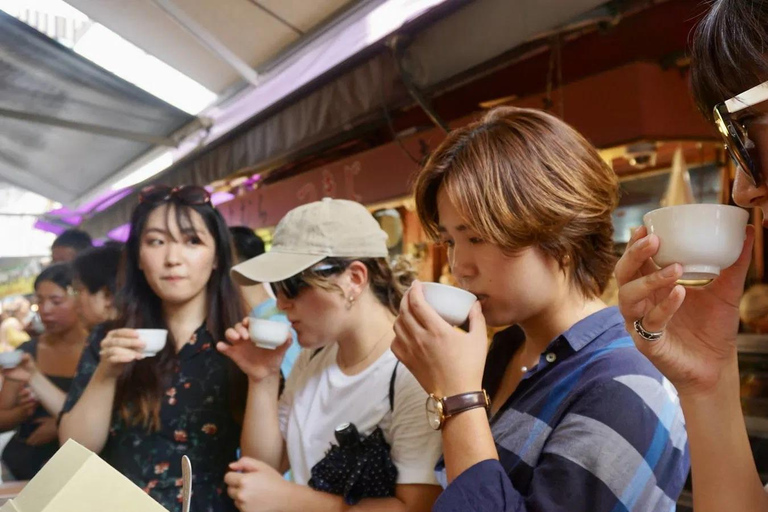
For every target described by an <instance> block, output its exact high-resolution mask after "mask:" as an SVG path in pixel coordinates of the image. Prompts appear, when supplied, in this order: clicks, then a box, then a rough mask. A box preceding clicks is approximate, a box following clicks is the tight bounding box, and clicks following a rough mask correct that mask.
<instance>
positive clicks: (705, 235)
mask: <svg viewBox="0 0 768 512" xmlns="http://www.w3.org/2000/svg"><path fill="white" fill-rule="evenodd" d="M748 220H749V212H747V211H746V210H744V209H742V208H737V207H735V206H726V205H720V204H686V205H681V206H669V207H667V208H661V209H658V210H654V211H652V212H648V213H646V214H645V215H644V216H643V223H644V224H645V227H646V228H647V229H648V234H649V235H650V234H654V235H656V236H658V237H659V252H658V253H657V254H656V256H654V257H653V261H654V263H656V265H658V266H659V267H661V268H664V267H667V266H669V265H672V264H674V263H679V264H680V265H682V266H683V276H682V279H686V280H688V279H690V280H698V279H714V278H716V277H717V276H719V275H720V271H721V270H722V269H725V268H728V267H730V266H731V265H733V264H734V263H736V260H737V259H739V255H740V254H741V250H742V247H743V245H744V238H745V236H746V228H747V221H748Z"/></svg>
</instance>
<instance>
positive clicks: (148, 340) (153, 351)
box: [136, 329, 168, 357]
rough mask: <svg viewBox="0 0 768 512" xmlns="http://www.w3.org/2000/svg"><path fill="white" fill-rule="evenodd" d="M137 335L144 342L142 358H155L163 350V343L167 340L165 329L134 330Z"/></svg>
mask: <svg viewBox="0 0 768 512" xmlns="http://www.w3.org/2000/svg"><path fill="white" fill-rule="evenodd" d="M136 332H137V333H139V339H140V340H141V341H143V342H144V350H143V351H142V354H144V357H153V356H156V355H157V353H158V352H160V351H161V350H163V347H165V342H166V340H167V339H168V330H167V329H136Z"/></svg>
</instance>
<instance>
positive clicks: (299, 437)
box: [279, 343, 442, 485]
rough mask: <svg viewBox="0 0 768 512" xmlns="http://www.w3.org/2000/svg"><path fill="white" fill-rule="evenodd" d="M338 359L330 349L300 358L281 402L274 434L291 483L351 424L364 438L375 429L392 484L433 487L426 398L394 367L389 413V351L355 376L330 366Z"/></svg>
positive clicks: (436, 443)
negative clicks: (282, 445) (279, 437)
mask: <svg viewBox="0 0 768 512" xmlns="http://www.w3.org/2000/svg"><path fill="white" fill-rule="evenodd" d="M337 352H338V346H337V345H336V344H335V343H334V344H333V345H329V346H327V347H325V348H324V349H323V350H322V351H320V352H318V353H317V354H316V355H315V356H314V357H312V354H313V351H310V350H303V351H302V353H301V354H300V355H299V357H298V359H297V360H296V365H295V366H294V367H293V370H292V371H291V374H290V376H289V377H288V381H287V382H286V385H285V390H284V392H283V395H282V397H281V399H280V409H279V410H280V430H281V431H282V434H283V438H284V439H285V442H286V447H287V450H288V460H289V461H290V464H291V473H292V474H293V479H294V481H295V482H297V483H299V484H302V485H306V484H307V483H308V482H309V479H310V478H311V476H312V475H311V471H312V467H314V465H315V464H317V463H318V462H319V461H320V460H322V459H323V457H325V454H326V452H327V451H328V449H329V448H330V446H331V444H337V443H336V438H335V437H334V430H335V429H336V427H337V426H339V425H341V424H342V423H354V425H355V426H356V427H357V430H358V431H359V432H360V434H362V435H369V434H370V433H371V432H373V431H374V430H375V429H376V427H377V426H379V427H381V430H382V431H383V433H384V438H385V439H386V440H387V442H388V443H389V445H390V447H391V452H390V453H391V456H392V462H393V463H394V464H395V466H396V467H397V470H398V476H397V483H398V484H434V485H437V479H436V478H435V472H434V470H435V464H436V463H437V460H438V458H439V457H440V454H441V451H442V440H441V437H440V433H439V432H437V431H435V430H432V428H430V426H429V423H428V422H427V417H426V413H425V408H424V407H425V404H426V401H427V393H426V392H425V391H424V390H423V389H422V388H421V386H420V385H419V383H418V382H417V381H416V379H415V378H414V377H413V375H411V372H409V371H408V369H407V368H406V367H405V366H404V365H402V364H400V365H398V366H397V375H396V377H395V392H394V410H393V411H390V407H389V385H390V381H391V379H392V372H393V370H394V369H395V363H396V362H397V359H396V358H395V355H394V354H393V353H392V351H391V350H387V352H385V353H384V354H382V356H381V357H379V359H378V360H377V361H376V362H374V363H373V364H372V365H371V366H369V367H368V368H366V369H365V370H363V371H362V372H361V373H359V374H357V375H353V376H348V375H345V374H344V373H343V372H342V371H341V369H340V368H339V366H338V365H337V364H336V354H337Z"/></svg>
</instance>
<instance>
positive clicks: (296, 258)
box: [230, 250, 327, 284]
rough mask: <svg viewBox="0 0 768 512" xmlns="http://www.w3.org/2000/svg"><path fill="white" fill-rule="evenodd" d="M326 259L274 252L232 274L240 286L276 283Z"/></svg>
mask: <svg viewBox="0 0 768 512" xmlns="http://www.w3.org/2000/svg"><path fill="white" fill-rule="evenodd" d="M326 257H327V256H325V255H318V254H298V253H291V252H279V251H274V250H273V251H270V252H267V253H264V254H262V255H260V256H256V257H255V258H251V259H250V260H246V261H244V262H242V263H239V264H237V265H235V266H234V267H232V270H231V272H230V273H231V275H232V279H234V280H235V281H236V282H238V283H239V284H253V283H276V282H278V281H282V280H283V279H288V278H289V277H293V276H295V275H296V274H298V273H300V272H303V271H304V270H307V269H308V268H309V267H311V266H312V265H314V264H316V263H319V262H321V261H323V260H324V259H325V258H326Z"/></svg>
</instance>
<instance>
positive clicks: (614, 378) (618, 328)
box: [433, 308, 690, 512]
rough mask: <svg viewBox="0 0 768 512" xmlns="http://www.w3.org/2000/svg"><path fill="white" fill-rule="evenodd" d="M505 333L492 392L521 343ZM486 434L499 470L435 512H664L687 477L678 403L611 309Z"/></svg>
mask: <svg viewBox="0 0 768 512" xmlns="http://www.w3.org/2000/svg"><path fill="white" fill-rule="evenodd" d="M512 329H513V330H512V331H509V332H507V333H502V337H504V336H507V337H509V336H510V333H511V334H512V335H514V334H515V332H517V333H520V335H519V336H517V337H516V339H512V340H509V341H505V342H504V343H499V342H498V341H499V340H495V342H494V345H493V346H492V348H491V353H489V357H488V363H487V366H486V377H488V376H489V375H490V376H495V377H496V378H495V380H496V381H497V382H490V383H489V382H488V380H487V379H486V386H487V387H488V389H489V390H491V391H492V390H494V389H495V387H494V386H497V385H498V378H499V377H500V376H501V375H502V374H503V372H504V369H505V368H506V367H507V364H508V363H509V360H510V358H511V357H512V354H514V351H515V349H516V348H517V346H518V345H519V344H520V343H521V342H522V332H521V331H519V329H518V330H517V331H515V330H514V329H517V328H512ZM491 430H492V431H493V438H494V440H495V441H496V449H497V450H498V453H499V460H498V461H495V460H487V461H483V462H480V463H478V464H476V465H475V466H473V467H471V468H469V469H468V470H466V471H465V472H464V473H462V474H461V475H459V477H458V478H456V480H454V481H453V482H452V483H451V485H450V486H448V487H447V489H446V490H445V492H443V494H442V495H441V496H440V498H439V499H438V501H437V503H436V504H435V507H434V509H433V510H434V511H435V512H448V511H451V512H453V511H455V512H469V511H472V512H502V511H504V512H534V511H535V512H566V511H567V512H629V511H633V512H655V511H660V512H661V511H663V512H672V511H674V510H675V502H676V500H677V498H678V496H679V494H680V491H681V490H682V488H683V484H684V483H685V480H686V476H687V475H688V470H689V467H690V461H689V454H688V440H687V434H686V431H685V423H684V420H683V413H682V411H681V410H680V405H679V402H678V399H677V394H676V392H675V390H674V388H673V387H672V386H671V384H670V383H669V382H668V381H666V379H664V378H663V377H662V375H661V374H660V373H659V372H658V371H657V370H656V368H654V367H653V365H652V364H651V363H650V362H649V361H648V360H647V359H646V358H645V357H644V356H643V355H642V354H640V353H639V352H638V351H637V350H636V349H635V346H634V344H633V343H632V339H631V338H630V337H629V336H628V335H627V332H626V331H625V330H624V321H623V319H622V317H621V315H620V314H619V312H618V310H617V309H616V308H608V309H604V310H602V311H599V312H597V313H595V314H593V315H591V316H589V317H588V318H585V319H584V320H582V321H581V322H579V323H577V324H576V325H574V326H573V327H571V328H570V329H569V330H568V331H566V332H565V333H563V334H562V335H561V336H559V337H558V338H557V339H556V340H555V341H553V342H552V343H551V344H550V345H549V347H548V348H547V350H545V351H544V353H543V354H542V356H541V358H540V360H539V363H538V365H537V366H536V367H534V368H533V369H532V370H530V371H529V372H528V373H527V374H526V376H525V378H524V379H523V380H522V382H521V383H520V385H519V386H518V388H517V389H516V390H515V392H514V393H513V394H512V396H511V397H510V398H509V400H507V402H506V403H505V404H504V405H503V406H502V408H501V409H500V410H499V411H498V413H496V415H495V416H494V417H493V418H492V419H491ZM444 470H445V468H444V466H442V465H438V471H439V472H440V473H441V474H442V475H443V481H444V480H445V478H444Z"/></svg>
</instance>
